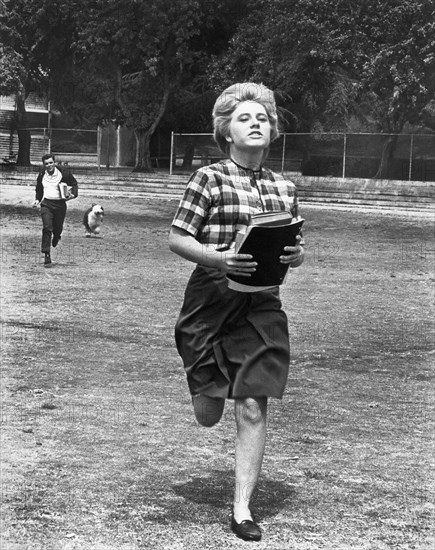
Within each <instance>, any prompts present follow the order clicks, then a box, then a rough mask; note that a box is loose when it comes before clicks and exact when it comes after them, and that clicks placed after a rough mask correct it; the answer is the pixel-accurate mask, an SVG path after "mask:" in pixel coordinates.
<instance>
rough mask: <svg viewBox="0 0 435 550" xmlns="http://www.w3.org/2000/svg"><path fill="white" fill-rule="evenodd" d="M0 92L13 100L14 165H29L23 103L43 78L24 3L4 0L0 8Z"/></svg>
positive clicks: (29, 14)
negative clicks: (15, 159)
mask: <svg viewBox="0 0 435 550" xmlns="http://www.w3.org/2000/svg"><path fill="white" fill-rule="evenodd" d="M0 9H1V11H0V61H1V62H0V93H1V94H2V95H13V96H14V97H15V103H16V111H15V116H14V120H13V126H12V128H11V132H12V133H13V132H15V131H16V132H17V134H18V157H17V164H18V165H20V166H29V165H30V142H31V136H30V131H29V130H28V125H27V113H26V105H25V101H26V98H27V97H28V94H29V92H30V90H31V88H32V86H34V85H35V84H37V85H39V83H40V82H41V79H42V78H43V75H42V73H41V72H40V70H39V66H38V59H37V55H35V53H34V45H35V44H34V35H35V23H34V18H33V13H32V8H31V6H30V3H29V2H27V1H26V0H15V1H12V0H4V1H3V2H2V3H1V5H0Z"/></svg>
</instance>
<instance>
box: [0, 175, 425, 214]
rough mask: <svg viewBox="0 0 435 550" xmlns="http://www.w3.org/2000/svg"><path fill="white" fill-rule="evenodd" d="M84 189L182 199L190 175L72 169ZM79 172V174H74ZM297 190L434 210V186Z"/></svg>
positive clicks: (309, 198) (28, 179)
mask: <svg viewBox="0 0 435 550" xmlns="http://www.w3.org/2000/svg"><path fill="white" fill-rule="evenodd" d="M70 168H71V170H72V172H73V174H75V175H76V177H77V180H78V182H79V187H81V188H82V189H89V190H91V189H94V190H99V189H100V190H107V191H109V190H110V191H111V192H112V193H114V194H116V190H117V189H119V190H120V191H121V192H123V191H124V192H126V191H129V192H134V193H135V194H136V193H137V194H140V193H145V194H147V195H148V196H153V195H155V196H162V195H166V196H167V197H168V198H175V199H177V198H180V197H181V195H182V193H183V190H184V188H185V186H186V183H187V181H188V179H189V175H188V174H186V175H172V176H169V175H168V174H167V173H165V172H156V173H154V174H142V173H137V172H131V170H130V169H125V170H117V169H114V170H113V171H112V170H101V171H97V170H94V169H92V170H90V169H89V170H86V169H85V170H83V168H82V169H80V168H79V167H74V166H73V165H72V166H70ZM75 168H76V170H75ZM288 178H289V179H291V180H292V181H293V182H294V183H295V184H296V186H297V188H298V192H299V195H300V197H301V199H302V200H303V201H306V202H323V203H325V202H328V203H336V204H356V205H358V204H360V205H371V206H391V207H403V208H406V207H408V208H409V207H412V208H424V209H430V208H434V196H435V182H424V181H413V182H409V181H401V180H397V181H396V180H372V179H350V178H349V179H341V178H331V177H313V176H301V175H299V174H291V175H288ZM1 183H4V184H9V185H35V183H36V173H35V172H34V171H33V170H23V171H22V172H20V171H19V169H18V170H4V171H0V184H1Z"/></svg>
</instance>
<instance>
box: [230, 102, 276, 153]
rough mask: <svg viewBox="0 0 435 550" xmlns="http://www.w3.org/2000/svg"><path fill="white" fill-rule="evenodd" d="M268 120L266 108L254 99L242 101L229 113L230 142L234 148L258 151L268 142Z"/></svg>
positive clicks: (264, 147) (267, 144)
mask: <svg viewBox="0 0 435 550" xmlns="http://www.w3.org/2000/svg"><path fill="white" fill-rule="evenodd" d="M270 130H271V128H270V122H269V117H268V116H267V113H266V109H265V108H264V107H263V105H261V104H260V103H257V102H256V101H243V102H242V103H240V104H239V105H238V106H237V108H236V110H235V111H234V112H233V114H232V115H231V122H230V127H229V131H230V135H229V138H231V141H230V140H229V139H228V138H227V139H228V141H229V142H230V143H232V144H233V145H234V147H235V148H236V149H239V150H244V151H247V150H248V151H249V150H252V151H258V150H263V149H266V147H268V146H269V144H270Z"/></svg>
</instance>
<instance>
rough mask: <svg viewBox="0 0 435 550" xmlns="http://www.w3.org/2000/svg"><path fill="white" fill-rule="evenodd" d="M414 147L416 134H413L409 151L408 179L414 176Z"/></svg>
mask: <svg viewBox="0 0 435 550" xmlns="http://www.w3.org/2000/svg"><path fill="white" fill-rule="evenodd" d="M413 148H414V134H411V147H410V151H409V169H408V180H409V181H411V178H412V153H413Z"/></svg>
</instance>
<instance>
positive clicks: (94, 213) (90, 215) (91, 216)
mask: <svg viewBox="0 0 435 550" xmlns="http://www.w3.org/2000/svg"><path fill="white" fill-rule="evenodd" d="M103 218H104V208H103V207H102V206H101V204H93V205H92V206H91V207H90V208H88V209H87V210H86V212H85V215H84V216H83V225H84V226H85V229H86V237H90V236H91V235H98V234H99V233H100V231H101V225H102V223H103Z"/></svg>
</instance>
